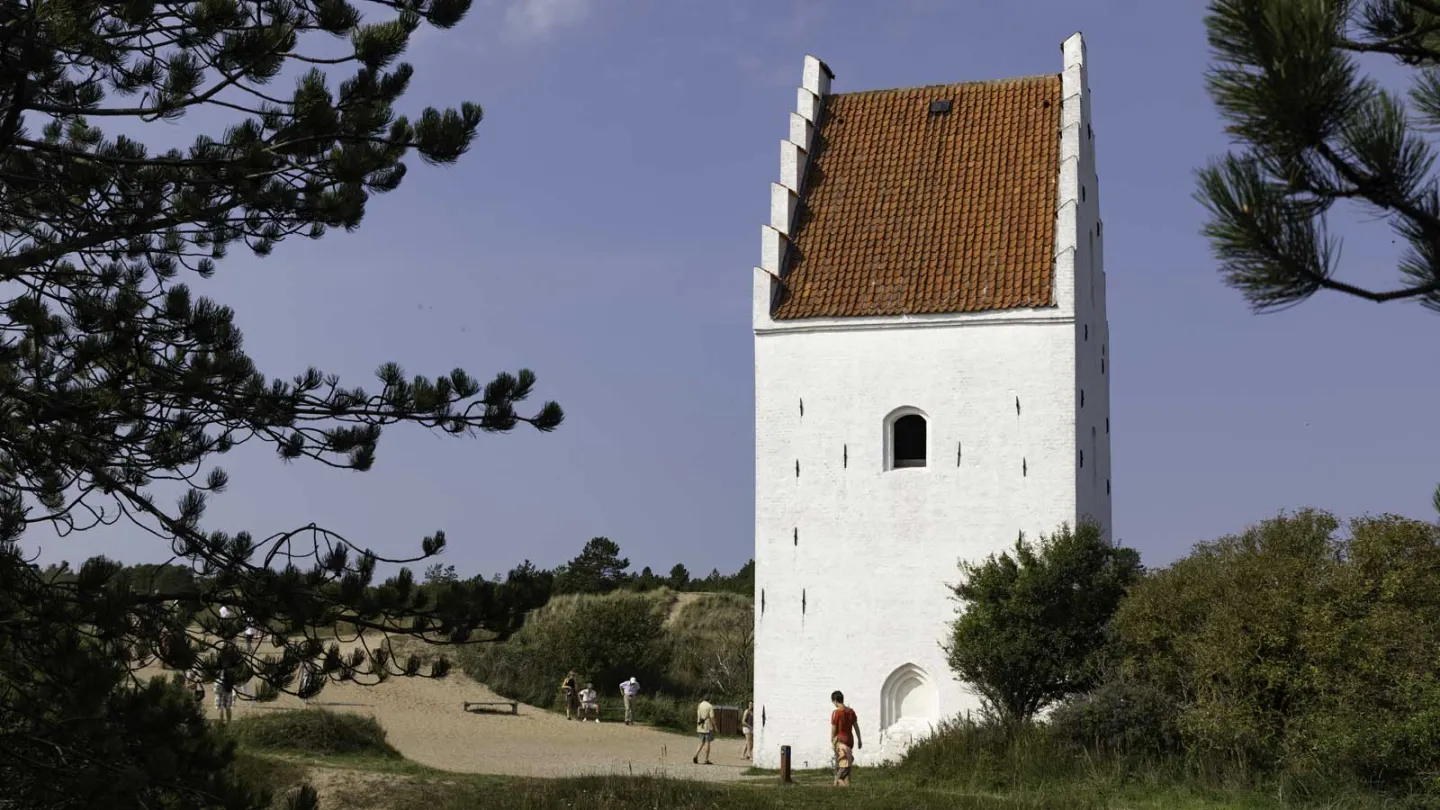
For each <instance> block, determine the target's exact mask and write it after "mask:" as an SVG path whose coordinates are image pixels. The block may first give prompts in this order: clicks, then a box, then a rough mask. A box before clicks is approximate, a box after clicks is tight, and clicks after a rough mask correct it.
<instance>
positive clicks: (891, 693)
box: [880, 664, 940, 750]
mask: <svg viewBox="0 0 1440 810" xmlns="http://www.w3.org/2000/svg"><path fill="white" fill-rule="evenodd" d="M939 722H940V693H939V691H938V690H937V689H936V688H935V682H934V681H933V680H932V679H931V678H930V674H929V673H927V672H926V671H925V670H923V669H921V668H920V667H918V666H916V665H915V664H902V665H901V666H899V667H898V668H896V670H895V671H894V672H892V673H890V677H888V678H886V679H885V685H884V686H882V687H881V688H880V739H881V745H882V746H884V747H886V748H889V747H892V746H893V747H897V748H900V749H902V750H903V749H904V748H906V747H908V746H909V745H910V743H912V742H914V741H915V740H917V739H919V738H920V737H923V736H925V735H927V734H929V733H930V732H931V731H934V730H935V725H936V724H937V723H939Z"/></svg>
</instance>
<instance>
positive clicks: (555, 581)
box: [424, 537, 755, 596]
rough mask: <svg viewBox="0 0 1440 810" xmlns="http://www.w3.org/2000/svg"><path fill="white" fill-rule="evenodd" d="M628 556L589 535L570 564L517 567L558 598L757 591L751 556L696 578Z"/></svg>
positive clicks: (435, 576)
mask: <svg viewBox="0 0 1440 810" xmlns="http://www.w3.org/2000/svg"><path fill="white" fill-rule="evenodd" d="M629 568H630V560H629V559H628V558H625V557H621V556H620V546H619V544H618V543H616V542H615V541H614V540H611V539H610V538H608V537H592V538H590V540H589V541H588V542H586V543H585V547H584V548H582V549H581V550H580V553H579V554H578V555H576V556H575V558H574V559H572V560H570V561H569V562H567V563H565V564H563V565H560V566H558V567H556V568H553V569H543V568H537V567H536V566H535V564H534V563H532V562H530V561H529V560H526V561H524V562H523V563H521V564H520V566H519V567H518V568H517V569H516V570H518V571H524V572H526V573H527V574H528V575H530V576H532V577H533V578H534V579H535V580H536V581H537V582H543V583H548V584H549V586H550V592H551V593H553V594H554V595H556V596H561V595H566V594H591V595H595V594H605V593H612V592H614V591H641V592H643V591H653V590H656V589H658V588H669V589H670V590H672V591H690V592H693V593H734V594H741V595H744V596H752V595H753V594H754V593H755V561H754V560H753V559H752V560H750V561H748V562H746V563H745V564H744V565H742V566H741V567H740V570H738V571H736V572H735V573H733V574H721V573H720V571H719V569H712V570H711V571H710V573H709V575H708V576H705V577H703V578H700V579H696V578H694V577H692V576H691V575H690V571H689V569H687V568H686V567H685V566H684V565H683V564H681V563H676V564H675V565H674V567H672V568H671V569H670V572H669V573H668V574H666V575H664V576H660V575H658V574H656V573H655V572H654V571H652V570H650V567H649V566H646V567H645V568H643V569H641V570H640V571H639V572H638V573H637V572H633V571H630V570H629ZM459 578H460V575H459V574H458V573H457V572H456V570H455V566H454V565H445V564H444V563H439V562H437V563H434V564H432V565H430V566H429V567H428V568H426V569H425V577H424V581H425V582H427V583H434V582H450V581H455V580H458V579H459Z"/></svg>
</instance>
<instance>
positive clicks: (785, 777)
mask: <svg viewBox="0 0 1440 810" xmlns="http://www.w3.org/2000/svg"><path fill="white" fill-rule="evenodd" d="M780 784H782V785H788V784H790V746H788V745H782V746H780Z"/></svg>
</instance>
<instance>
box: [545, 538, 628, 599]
mask: <svg viewBox="0 0 1440 810" xmlns="http://www.w3.org/2000/svg"><path fill="white" fill-rule="evenodd" d="M629 567H630V561H629V560H628V559H625V558H623V557H621V556H620V546H619V544H618V543H616V542H615V541H614V540H611V539H610V538H608V537H592V538H590V541H589V542H588V543H586V544H585V548H583V549H581V550H580V554H579V556H577V557H576V558H575V559H573V560H571V561H570V562H568V563H565V564H564V565H563V566H561V567H560V568H559V569H558V570H557V571H556V572H555V592H556V593H609V592H610V591H613V590H616V589H617V588H620V587H622V586H623V585H624V584H625V583H626V582H627V579H628V574H627V573H626V571H625V569H627V568H629Z"/></svg>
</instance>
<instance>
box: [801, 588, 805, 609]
mask: <svg viewBox="0 0 1440 810" xmlns="http://www.w3.org/2000/svg"><path fill="white" fill-rule="evenodd" d="M800 613H801V615H804V613H805V589H804V588H801V589H800Z"/></svg>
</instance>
